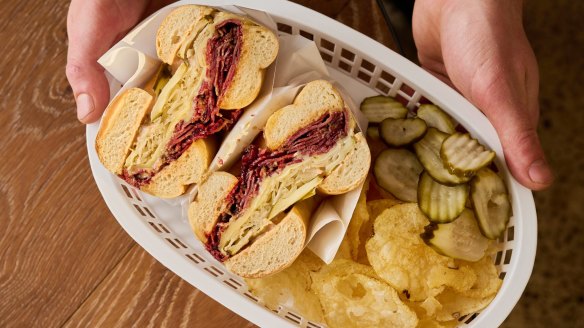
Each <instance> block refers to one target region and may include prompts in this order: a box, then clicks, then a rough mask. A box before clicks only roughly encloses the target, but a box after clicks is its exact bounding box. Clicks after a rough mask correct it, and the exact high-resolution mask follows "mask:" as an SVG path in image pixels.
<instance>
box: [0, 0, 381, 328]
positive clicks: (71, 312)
mask: <svg viewBox="0 0 584 328" xmlns="http://www.w3.org/2000/svg"><path fill="white" fill-rule="evenodd" d="M298 2H301V3H305V4H307V5H309V4H310V3H311V2H312V4H310V5H311V6H312V7H313V8H314V9H316V10H318V11H320V12H323V13H325V14H326V15H328V16H331V17H333V18H336V19H338V20H339V21H341V22H343V23H345V24H347V25H350V26H352V27H354V28H356V29H357V30H360V31H362V32H364V33H366V34H368V35H370V36H371V37H373V38H375V39H377V40H379V41H380V42H382V43H384V44H386V45H389V44H390V35H389V33H388V31H387V29H386V27H385V25H384V23H383V20H382V16H381V14H380V12H379V11H378V9H377V6H376V3H375V0H366V1H363V0H327V1H318V2H316V1H308V0H304V1H298ZM314 3H316V4H314ZM68 6H69V2H68V1H66V0H57V1H41V0H28V1H25V0H23V1H2V2H0V31H1V32H0V35H1V36H2V38H1V39H2V40H3V41H4V44H5V46H4V47H3V49H2V55H1V56H2V57H1V58H2V65H1V66H0V76H1V77H2V95H3V96H2V98H1V100H0V109H1V110H0V125H1V126H3V127H4V128H3V129H0V153H1V154H2V160H1V161H0V209H1V211H0V327H12V326H14V327H56V326H66V327H74V326H79V327H96V326H101V327H113V326H119V327H130V326H134V327H159V326H168V327H177V326H181V327H226V326H230V327H251V326H253V325H252V324H250V323H248V322H247V321H246V320H244V319H242V318H241V317H239V316H238V315H236V314H234V313H233V312H231V311H229V310H227V309H226V308H224V307H223V306H222V305H220V304H218V303H217V302H215V301H214V300H212V299H210V298H209V297H207V296H206V295H204V294H203V293H201V292H199V291H198V290H197V289H195V288H193V287H192V286H191V285H189V284H188V283H186V282H184V281H183V280H182V279H180V278H179V277H177V276H176V275H175V274H173V273H172V272H170V271H169V270H167V269H166V268H165V267H163V266H162V265H161V264H159V263H158V262H157V261H156V260H154V258H152V257H151V256H150V255H149V254H147V253H146V252H145V251H144V250H143V249H142V248H141V247H140V246H139V245H137V244H136V243H135V242H134V241H133V240H132V239H131V238H130V237H129V236H128V235H127V234H126V233H125V232H124V230H123V229H122V228H121V227H120V226H119V225H118V223H117V222H116V220H115V219H114V217H113V216H112V214H111V213H110V212H109V210H108V209H107V207H106V205H105V203H104V201H103V200H102V198H101V195H100V193H99V191H98V189H97V187H96V185H95V182H94V181H93V177H92V175H91V172H90V169H89V162H88V160H87V149H86V143H85V126H83V125H82V124H80V123H79V122H78V121H77V119H76V114H75V103H74V100H73V95H72V91H71V88H70V86H69V84H68V82H67V79H66V77H65V64H66V53H67V30H66V14H67V9H68ZM371 19H373V21H372V20H371Z"/></svg>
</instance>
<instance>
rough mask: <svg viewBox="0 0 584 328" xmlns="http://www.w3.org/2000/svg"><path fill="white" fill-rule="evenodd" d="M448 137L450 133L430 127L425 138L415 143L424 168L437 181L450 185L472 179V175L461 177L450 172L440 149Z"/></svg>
mask: <svg viewBox="0 0 584 328" xmlns="http://www.w3.org/2000/svg"><path fill="white" fill-rule="evenodd" d="M446 138H448V134H446V133H444V132H441V131H439V130H437V129H435V128H429V129H428V131H427V132H426V134H425V135H424V138H422V140H420V141H418V142H416V143H415V144H414V149H415V150H416V155H418V159H419V160H420V163H422V166H424V169H426V171H428V174H430V175H431V176H432V178H434V179H435V180H436V181H438V182H440V183H442V184H445V185H449V186H452V185H457V184H461V183H465V182H467V181H469V180H470V177H464V176H462V177H460V176H457V175H456V174H452V173H450V171H448V168H446V166H445V165H444V162H443V161H442V158H441V157H440V149H441V147H442V143H443V142H444V140H445V139H446Z"/></svg>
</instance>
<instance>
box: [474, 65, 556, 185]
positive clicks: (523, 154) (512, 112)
mask: <svg viewBox="0 0 584 328" xmlns="http://www.w3.org/2000/svg"><path fill="white" fill-rule="evenodd" d="M536 67H537V66H536ZM509 71H511V70H508V71H507V72H509ZM519 71H521V70H519ZM478 76H479V77H480V76H483V77H484V76H487V74H479V75H478ZM495 76H496V75H495ZM514 76H529V79H527V81H526V80H523V79H522V78H517V79H515V78H513V77H514ZM499 77H500V78H498V79H496V78H495V79H489V78H487V79H485V80H482V79H480V78H479V80H481V81H480V82H482V83H476V84H473V86H475V87H476V86H477V84H478V85H479V86H478V87H476V88H475V89H474V90H473V91H475V92H474V94H473V96H474V97H472V98H473V102H474V103H475V105H477V106H478V107H479V108H480V109H481V110H482V111H483V112H484V113H485V115H486V116H487V117H488V118H489V121H491V123H492V124H493V126H494V127H495V129H496V130H497V134H498V135H499V139H500V140H501V144H502V146H503V152H504V154H505V159H506V162H507V166H508V167H509V170H510V171H511V174H512V175H513V176H514V177H515V179H517V181H519V183H521V184H522V185H524V186H525V187H527V188H529V189H532V190H541V189H545V188H547V187H548V186H550V185H551V184H552V182H553V180H554V177H553V173H552V170H551V169H550V167H549V165H548V163H547V160H546V158H545V154H544V152H543V149H542V148H541V143H540V141H539V137H538V135H537V130H536V128H537V121H538V119H539V104H538V103H539V102H538V83H539V82H538V81H539V80H538V79H537V78H536V77H537V72H533V71H529V74H525V73H523V74H508V73H507V74H501V75H499ZM493 81H495V82H493ZM520 81H522V82H520ZM473 82H475V81H473ZM485 83H486V86H487V87H485Z"/></svg>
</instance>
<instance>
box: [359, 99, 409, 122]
mask: <svg viewBox="0 0 584 328" xmlns="http://www.w3.org/2000/svg"><path fill="white" fill-rule="evenodd" d="M361 112H363V115H365V117H367V120H369V122H370V123H381V121H383V120H384V119H386V118H388V117H391V118H404V117H406V116H407V115H408V109H407V108H406V107H405V106H404V105H402V103H400V102H399V101H397V100H395V99H393V98H391V97H386V96H375V97H369V98H365V99H364V100H363V102H362V103H361Z"/></svg>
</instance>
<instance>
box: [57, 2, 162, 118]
mask: <svg viewBox="0 0 584 328" xmlns="http://www.w3.org/2000/svg"><path fill="white" fill-rule="evenodd" d="M171 2H173V1H168V0H166V1H165V0H137V1H132V0H93V1H85V0H72V1H71V5H70V6H69V13H68V15H67V34H68V37H69V48H68V51H67V67H66V70H65V72H66V74H67V79H68V80H69V83H70V84H71V88H72V89H73V95H74V96H75V102H76V103H77V118H78V119H79V121H81V122H83V123H92V122H95V121H97V120H98V119H99V118H100V117H101V114H102V113H103V111H104V109H105V107H106V106H107V104H108V101H109V85H108V82H107V80H106V78H105V74H104V70H103V68H102V67H101V66H100V65H99V64H98V63H97V59H98V58H99V57H101V55H103V54H104V53H105V52H106V51H107V50H108V49H109V48H110V47H111V46H112V45H114V43H116V42H117V41H118V40H120V39H121V38H122V37H123V36H124V35H126V33H127V32H128V31H129V30H130V29H131V28H132V27H134V25H136V24H137V23H138V22H139V21H140V20H141V19H142V18H144V17H145V16H146V15H149V14H150V13H152V12H154V11H155V10H157V9H159V8H161V7H163V6H165V5H166V4H168V3H171Z"/></svg>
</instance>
